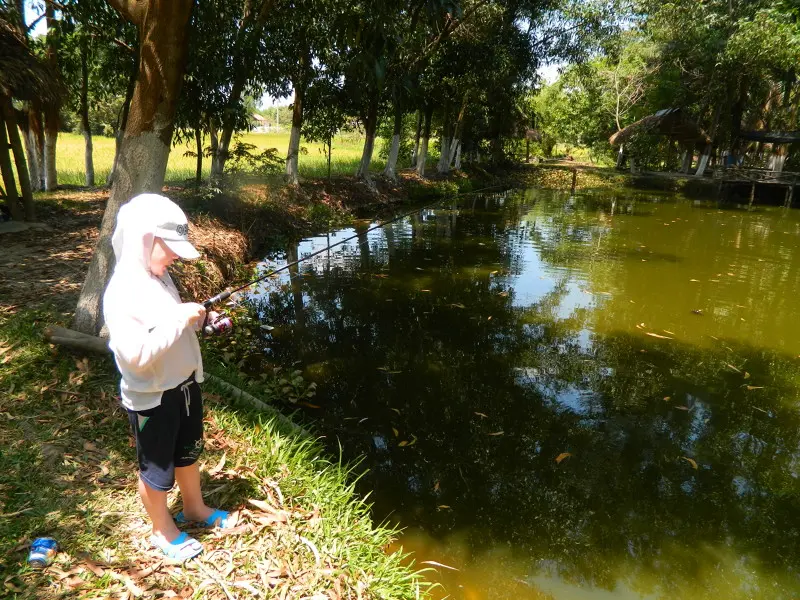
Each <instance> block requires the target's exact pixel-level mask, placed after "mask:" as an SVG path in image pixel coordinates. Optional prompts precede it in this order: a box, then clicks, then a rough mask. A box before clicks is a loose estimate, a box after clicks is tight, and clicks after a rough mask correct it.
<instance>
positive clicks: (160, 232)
mask: <svg viewBox="0 0 800 600" xmlns="http://www.w3.org/2000/svg"><path fill="white" fill-rule="evenodd" d="M162 197H163V196H162ZM164 200H166V202H164V203H163V204H162V205H161V206H159V207H158V208H159V210H158V216H159V224H158V226H156V230H155V231H154V232H153V233H154V235H155V236H156V237H159V238H161V239H162V240H164V243H165V244H166V245H167V246H168V247H169V249H170V250H172V251H173V252H174V253H175V254H177V255H178V256H180V257H181V258H184V259H186V260H193V259H195V258H199V256H200V253H199V252H198V251H197V249H196V248H195V247H194V246H192V244H191V242H189V222H188V221H187V220H186V215H185V214H183V211H182V210H181V209H180V207H179V206H178V205H177V204H175V203H174V202H172V201H171V200H169V199H167V198H164Z"/></svg>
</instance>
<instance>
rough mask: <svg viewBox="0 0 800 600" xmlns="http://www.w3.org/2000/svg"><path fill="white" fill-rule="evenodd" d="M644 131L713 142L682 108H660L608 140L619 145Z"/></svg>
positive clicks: (676, 138)
mask: <svg viewBox="0 0 800 600" xmlns="http://www.w3.org/2000/svg"><path fill="white" fill-rule="evenodd" d="M642 133H649V134H659V135H666V136H669V137H670V138H672V139H673V140H676V141H679V142H683V143H685V144H710V143H711V138H710V137H708V135H707V134H706V132H705V131H703V130H702V129H701V128H700V127H698V126H697V124H696V123H695V122H694V121H692V120H691V119H689V118H688V117H686V115H684V114H683V112H682V111H681V109H680V108H667V109H664V110H660V111H658V112H657V113H656V114H654V115H650V116H649V117H645V118H644V119H642V120H641V121H636V123H633V124H631V125H628V126H627V127H626V128H625V129H622V130H621V131H618V132H617V133H615V134H614V135H612V136H611V137H610V138H608V141H609V142H610V143H611V145H612V146H618V145H619V144H624V143H626V142H627V141H629V140H630V139H631V138H632V137H633V136H634V135H637V134H642Z"/></svg>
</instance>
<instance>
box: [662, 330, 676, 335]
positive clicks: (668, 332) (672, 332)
mask: <svg viewBox="0 0 800 600" xmlns="http://www.w3.org/2000/svg"><path fill="white" fill-rule="evenodd" d="M661 331H663V332H664V333H666V334H668V335H675V332H674V331H669V330H668V329H662V330H661Z"/></svg>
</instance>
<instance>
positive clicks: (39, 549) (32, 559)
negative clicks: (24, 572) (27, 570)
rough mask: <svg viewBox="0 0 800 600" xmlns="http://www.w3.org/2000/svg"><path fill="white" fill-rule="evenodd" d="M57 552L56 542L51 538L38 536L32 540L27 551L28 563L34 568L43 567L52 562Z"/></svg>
mask: <svg viewBox="0 0 800 600" xmlns="http://www.w3.org/2000/svg"><path fill="white" fill-rule="evenodd" d="M57 552H58V542H57V541H55V540H54V539H53V538H49V537H40V538H36V539H35V540H33V543H32V544H31V551H30V553H28V564H29V565H30V566H31V567H32V568H34V569H44V568H45V567H47V566H49V565H50V564H52V562H53V559H54V558H55V557H56V553H57Z"/></svg>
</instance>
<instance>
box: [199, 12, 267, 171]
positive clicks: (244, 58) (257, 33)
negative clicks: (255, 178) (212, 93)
mask: <svg viewBox="0 0 800 600" xmlns="http://www.w3.org/2000/svg"><path fill="white" fill-rule="evenodd" d="M259 2H260V4H258V2H255V1H252V0H251V1H249V2H245V12H244V17H243V18H242V21H241V26H240V27H239V31H238V33H237V34H236V41H235V42H234V49H233V56H232V63H233V68H234V70H235V73H236V75H235V76H234V79H233V85H232V86H231V95H230V96H229V97H228V102H227V103H226V105H225V109H224V110H223V115H224V116H223V119H222V134H221V135H220V138H219V145H218V146H217V155H216V160H213V161H212V162H211V181H212V182H214V183H216V182H219V180H220V179H221V178H222V173H223V172H224V171H225V162H226V161H227V160H228V151H229V149H230V145H231V139H232V138H233V130H234V128H235V127H236V113H237V110H236V109H237V107H238V106H239V101H240V100H241V98H242V94H243V93H244V89H245V86H246V85H247V78H248V74H249V73H250V62H249V61H252V60H253V58H252V57H253V56H255V54H254V53H253V52H252V51H251V50H250V49H249V48H248V44H247V42H248V41H249V40H255V39H259V38H260V37H261V32H262V30H263V29H264V25H265V24H266V22H267V15H268V14H269V8H270V7H271V6H272V2H271V1H270V0H259ZM256 4H258V6H256Z"/></svg>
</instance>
